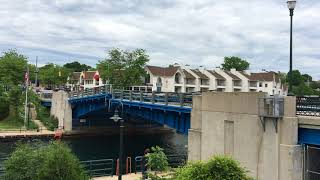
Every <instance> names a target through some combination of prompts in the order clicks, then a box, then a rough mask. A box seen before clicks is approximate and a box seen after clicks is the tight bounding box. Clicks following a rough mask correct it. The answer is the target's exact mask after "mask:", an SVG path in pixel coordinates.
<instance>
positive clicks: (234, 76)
mask: <svg viewBox="0 0 320 180" xmlns="http://www.w3.org/2000/svg"><path fill="white" fill-rule="evenodd" d="M224 72H225V73H226V74H227V75H228V76H230V77H231V78H232V79H233V80H241V79H240V78H239V77H238V76H236V75H234V74H232V73H231V72H230V71H224Z"/></svg>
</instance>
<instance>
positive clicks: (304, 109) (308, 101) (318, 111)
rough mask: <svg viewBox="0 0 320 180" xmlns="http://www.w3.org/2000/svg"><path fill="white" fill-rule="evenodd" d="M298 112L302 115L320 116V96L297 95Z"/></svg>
mask: <svg viewBox="0 0 320 180" xmlns="http://www.w3.org/2000/svg"><path fill="white" fill-rule="evenodd" d="M296 106H297V109H296V113H297V115H302V116H320V97H307V96H300V97H296Z"/></svg>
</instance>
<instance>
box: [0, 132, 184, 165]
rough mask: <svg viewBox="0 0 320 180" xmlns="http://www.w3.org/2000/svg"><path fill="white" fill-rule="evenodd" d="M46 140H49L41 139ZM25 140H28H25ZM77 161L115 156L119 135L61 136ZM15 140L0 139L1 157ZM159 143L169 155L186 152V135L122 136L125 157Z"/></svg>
mask: <svg viewBox="0 0 320 180" xmlns="http://www.w3.org/2000/svg"><path fill="white" fill-rule="evenodd" d="M40 140H41V141H44V142H49V141H50V140H49V139H40ZM24 141H26V142H28V141H31V140H24ZM62 141H64V142H66V143H67V144H68V145H69V146H70V148H71V149H72V151H73V152H74V153H75V154H76V156H77V157H78V158H79V159H80V160H82V161H83V160H92V159H109V158H110V159H116V158H117V157H118V153H119V134H114V135H98V136H77V137H64V138H63V140H62ZM16 142H17V141H0V157H1V156H2V157H4V156H9V154H10V153H11V152H12V151H13V150H14V148H15V143H16ZM152 146H160V147H162V148H163V149H164V151H165V153H166V154H168V155H181V154H187V148H186V146H187V136H186V135H182V134H177V133H173V132H168V133H165V134H163V133H162V134H156V133H155V134H144V135H141V134H139V135H135V134H128V135H125V136H124V153H125V155H126V156H127V157H132V159H133V158H134V157H136V156H139V155H142V154H143V152H144V150H145V149H146V148H150V147H152Z"/></svg>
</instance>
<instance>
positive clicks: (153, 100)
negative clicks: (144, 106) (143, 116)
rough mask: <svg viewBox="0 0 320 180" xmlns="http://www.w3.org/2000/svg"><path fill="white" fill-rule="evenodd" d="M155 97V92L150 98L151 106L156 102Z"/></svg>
mask: <svg viewBox="0 0 320 180" xmlns="http://www.w3.org/2000/svg"><path fill="white" fill-rule="evenodd" d="M155 97H156V92H154V91H152V97H151V102H152V104H154V103H155V101H156V99H155Z"/></svg>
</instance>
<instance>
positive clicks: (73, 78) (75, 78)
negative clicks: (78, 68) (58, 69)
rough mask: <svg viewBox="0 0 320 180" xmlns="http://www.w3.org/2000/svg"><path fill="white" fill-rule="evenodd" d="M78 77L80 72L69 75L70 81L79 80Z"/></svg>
mask: <svg viewBox="0 0 320 180" xmlns="http://www.w3.org/2000/svg"><path fill="white" fill-rule="evenodd" d="M80 75H81V72H73V73H72V74H71V75H70V79H71V80H79V79H80Z"/></svg>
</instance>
